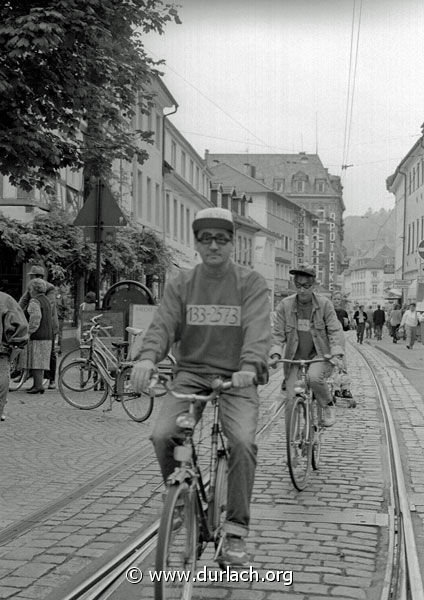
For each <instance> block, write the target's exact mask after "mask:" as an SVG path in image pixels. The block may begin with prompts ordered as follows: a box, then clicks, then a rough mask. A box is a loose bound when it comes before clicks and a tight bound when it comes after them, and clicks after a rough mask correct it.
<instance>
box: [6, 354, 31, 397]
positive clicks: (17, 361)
mask: <svg viewBox="0 0 424 600" xmlns="http://www.w3.org/2000/svg"><path fill="white" fill-rule="evenodd" d="M22 351H25V349H24V348H22V347H13V348H12V350H11V353H10V358H9V361H10V377H9V392H16V391H18V390H19V389H20V388H21V387H22V386H23V384H24V383H25V381H26V380H27V379H28V376H29V371H28V369H26V368H25V367H23V366H21V362H22V361H21V354H22Z"/></svg>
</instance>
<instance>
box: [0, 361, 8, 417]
mask: <svg viewBox="0 0 424 600" xmlns="http://www.w3.org/2000/svg"><path fill="white" fill-rule="evenodd" d="M8 391H9V357H8V356H6V354H0V416H1V415H2V414H3V413H4V407H5V406H6V404H7V393H8Z"/></svg>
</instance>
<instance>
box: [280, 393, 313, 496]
mask: <svg viewBox="0 0 424 600" xmlns="http://www.w3.org/2000/svg"><path fill="white" fill-rule="evenodd" d="M306 411H307V406H306V402H305V399H304V398H302V396H295V397H294V398H292V399H291V400H290V401H289V403H288V405H287V409H286V446H287V464H288V467H289V473H290V478H291V480H292V482H293V485H294V487H295V488H296V489H297V490H299V491H301V490H303V489H304V488H305V487H306V484H307V483H308V479H309V474H310V470H311V458H312V457H311V452H312V445H311V440H310V430H309V427H308V425H307V415H306Z"/></svg>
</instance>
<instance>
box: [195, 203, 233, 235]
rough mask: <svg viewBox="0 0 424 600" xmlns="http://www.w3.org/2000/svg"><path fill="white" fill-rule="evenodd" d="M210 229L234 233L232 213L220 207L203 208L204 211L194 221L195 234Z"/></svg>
mask: <svg viewBox="0 0 424 600" xmlns="http://www.w3.org/2000/svg"><path fill="white" fill-rule="evenodd" d="M208 227H212V228H216V229H226V230H227V231H230V232H231V233H234V221H233V215H232V214H231V211H229V210H228V209H226V208H219V207H215V208H203V209H202V210H199V212H198V213H197V215H196V217H195V218H194V221H193V231H194V233H196V232H197V231H200V229H206V228H208Z"/></svg>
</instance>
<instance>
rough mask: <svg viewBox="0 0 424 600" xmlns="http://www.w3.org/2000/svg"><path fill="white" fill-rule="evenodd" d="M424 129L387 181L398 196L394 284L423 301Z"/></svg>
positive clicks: (390, 190) (408, 296)
mask: <svg viewBox="0 0 424 600" xmlns="http://www.w3.org/2000/svg"><path fill="white" fill-rule="evenodd" d="M422 130H423V136H421V138H420V139H419V140H418V141H417V142H416V143H415V144H414V146H413V147H412V148H411V149H410V151H409V152H408V153H407V154H406V156H405V157H404V158H403V159H402V161H401V162H400V163H399V165H398V166H397V167H396V170H395V172H394V173H393V174H392V175H390V177H388V178H387V180H386V187H387V190H388V191H389V192H391V193H392V194H393V195H394V196H395V215H396V242H395V244H396V246H395V279H396V285H395V287H397V286H400V287H401V288H403V289H404V298H408V299H410V300H415V301H421V300H422V298H418V297H417V292H418V290H419V289H420V288H419V286H418V284H419V283H422V282H423V281H424V277H423V276H424V260H423V259H422V258H421V257H420V255H419V254H418V245H419V244H420V242H421V241H423V240H424V126H423V127H422ZM414 290H415V291H414Z"/></svg>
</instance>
